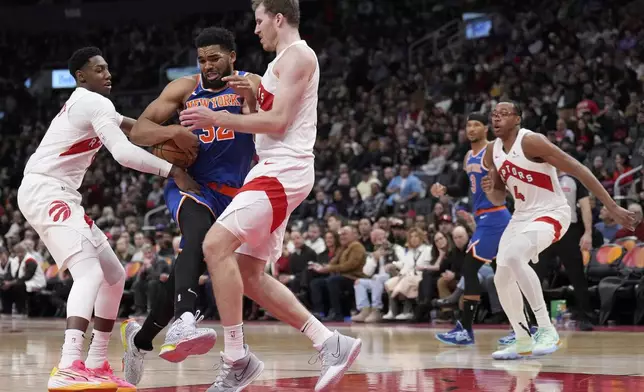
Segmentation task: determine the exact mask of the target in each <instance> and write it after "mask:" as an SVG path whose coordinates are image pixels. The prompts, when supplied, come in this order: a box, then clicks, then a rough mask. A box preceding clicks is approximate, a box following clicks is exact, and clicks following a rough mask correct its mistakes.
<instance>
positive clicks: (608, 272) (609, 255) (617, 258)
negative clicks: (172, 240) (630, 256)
mask: <svg viewBox="0 0 644 392" xmlns="http://www.w3.org/2000/svg"><path fill="white" fill-rule="evenodd" d="M625 254H626V249H624V248H622V247H621V246H619V245H617V244H606V245H602V246H601V247H599V248H598V249H595V250H593V253H592V255H591V257H590V261H589V262H588V269H587V271H586V274H587V275H588V279H590V280H592V281H594V282H599V281H600V280H602V279H603V278H606V277H608V276H617V275H619V270H620V268H621V262H622V259H623V258H624V255H625Z"/></svg>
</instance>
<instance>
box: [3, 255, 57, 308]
mask: <svg viewBox="0 0 644 392" xmlns="http://www.w3.org/2000/svg"><path fill="white" fill-rule="evenodd" d="M13 252H14V255H15V258H14V260H13V261H12V262H11V264H10V266H9V269H8V271H7V274H6V275H5V277H4V281H3V282H2V287H0V296H1V297H2V313H3V314H4V315H11V311H12V305H13V304H15V305H16V311H17V313H18V315H20V316H23V317H24V316H26V315H27V293H32V292H36V291H38V290H41V289H43V288H44V287H45V285H46V282H45V273H44V272H43V270H42V268H40V264H38V262H37V261H36V259H35V258H34V257H33V256H32V255H31V254H30V253H28V252H27V249H26V247H25V246H24V244H22V243H20V244H18V245H15V246H14V247H13Z"/></svg>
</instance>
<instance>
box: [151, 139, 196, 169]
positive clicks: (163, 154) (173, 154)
mask: <svg viewBox="0 0 644 392" xmlns="http://www.w3.org/2000/svg"><path fill="white" fill-rule="evenodd" d="M152 154H154V155H155V156H157V157H159V158H161V159H163V160H165V161H168V162H170V163H172V164H173V165H177V166H179V167H180V168H182V169H186V168H187V167H188V166H190V165H192V164H193V163H194V161H195V160H194V159H190V158H189V157H188V155H186V153H185V152H183V151H182V150H181V149H180V148H179V147H177V144H176V143H175V142H174V140H172V139H169V140H166V141H165V142H163V143H159V144H157V145H155V146H152Z"/></svg>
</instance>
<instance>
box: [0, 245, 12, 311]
mask: <svg viewBox="0 0 644 392" xmlns="http://www.w3.org/2000/svg"><path fill="white" fill-rule="evenodd" d="M9 267H10V263H9V252H8V251H7V248H5V247H3V246H0V289H2V287H3V286H4V280H5V277H6V276H7V275H8V273H9ZM0 311H2V302H1V301H0Z"/></svg>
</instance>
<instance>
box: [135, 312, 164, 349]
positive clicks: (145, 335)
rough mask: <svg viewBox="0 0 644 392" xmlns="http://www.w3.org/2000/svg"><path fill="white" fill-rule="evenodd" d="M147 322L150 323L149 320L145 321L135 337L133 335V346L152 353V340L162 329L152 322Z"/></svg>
mask: <svg viewBox="0 0 644 392" xmlns="http://www.w3.org/2000/svg"><path fill="white" fill-rule="evenodd" d="M148 320H150V321H151V319H150V318H148V319H146V320H145V321H146V322H145V323H143V327H142V328H141V330H140V331H139V332H138V333H137V334H136V335H134V345H135V346H136V348H138V349H139V350H144V351H152V349H153V348H154V347H153V346H152V340H153V339H154V337H155V336H157V335H158V334H159V332H161V330H162V329H163V328H164V327H161V326H159V325H157V324H156V323H154V322H149V323H148Z"/></svg>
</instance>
